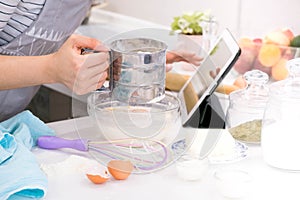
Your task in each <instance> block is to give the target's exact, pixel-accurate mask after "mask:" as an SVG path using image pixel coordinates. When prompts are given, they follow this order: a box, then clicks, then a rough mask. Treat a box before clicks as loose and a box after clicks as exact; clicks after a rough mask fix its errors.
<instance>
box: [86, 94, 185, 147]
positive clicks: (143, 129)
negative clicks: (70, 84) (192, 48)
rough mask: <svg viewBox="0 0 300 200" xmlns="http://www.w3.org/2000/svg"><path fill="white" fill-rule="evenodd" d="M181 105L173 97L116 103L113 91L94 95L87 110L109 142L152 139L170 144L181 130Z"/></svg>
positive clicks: (167, 95) (89, 98) (168, 95)
mask: <svg viewBox="0 0 300 200" xmlns="http://www.w3.org/2000/svg"><path fill="white" fill-rule="evenodd" d="M179 105H180V104H179V100H178V98H177V97H175V96H173V95H171V94H165V97H164V98H163V99H161V100H160V101H158V102H149V103H128V102H121V101H118V100H115V99H114V98H113V97H112V93H111V92H94V93H92V94H91V95H90V96H89V97H88V108H87V110H88V113H89V115H90V116H91V117H92V118H93V119H94V120H95V121H96V123H97V126H98V127H99V129H100V131H101V132H102V135H103V136H104V137H105V138H106V139H107V140H111V141H112V140H120V139H126V138H134V139H141V140H145V139H151V140H159V141H161V142H163V143H164V144H166V145H168V144H170V143H171V142H173V140H174V139H175V138H176V136H177V135H178V132H179V129H180V127H181V119H180V109H179V108H180V107H179Z"/></svg>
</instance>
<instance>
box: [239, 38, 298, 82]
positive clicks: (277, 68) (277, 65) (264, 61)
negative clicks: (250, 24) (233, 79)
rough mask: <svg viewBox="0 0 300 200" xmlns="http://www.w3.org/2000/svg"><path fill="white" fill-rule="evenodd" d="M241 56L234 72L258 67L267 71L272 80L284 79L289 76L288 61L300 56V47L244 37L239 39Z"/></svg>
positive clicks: (243, 71) (241, 73) (242, 72)
mask: <svg viewBox="0 0 300 200" xmlns="http://www.w3.org/2000/svg"><path fill="white" fill-rule="evenodd" d="M239 44H240V47H241V49H242V53H241V56H240V57H239V59H238V60H237V62H236V63H235V65H234V66H233V72H236V73H237V74H239V75H243V74H244V73H245V72H247V71H250V70H253V69H258V70H261V71H263V72H265V73H267V74H268V75H269V77H270V80H271V81H279V80H283V79H285V78H286V77H287V76H288V69H287V68H286V62H287V61H288V60H290V59H293V58H296V57H300V48H296V47H290V46H282V45H278V44H271V43H263V42H260V41H257V42H255V40H250V39H246V38H243V39H241V40H240V41H239Z"/></svg>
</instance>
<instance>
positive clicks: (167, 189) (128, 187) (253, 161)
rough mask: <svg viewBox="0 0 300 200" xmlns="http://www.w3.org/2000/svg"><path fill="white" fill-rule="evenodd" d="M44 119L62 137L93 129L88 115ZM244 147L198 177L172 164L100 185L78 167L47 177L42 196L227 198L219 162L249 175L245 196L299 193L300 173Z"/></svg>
mask: <svg viewBox="0 0 300 200" xmlns="http://www.w3.org/2000/svg"><path fill="white" fill-rule="evenodd" d="M48 125H49V126H50V127H51V128H53V129H54V130H55V131H56V133H57V135H59V136H62V137H65V138H77V137H78V130H81V131H80V133H82V131H83V132H84V133H86V134H87V135H88V134H92V133H93V131H94V130H96V129H95V124H94V123H93V122H92V121H91V120H90V119H89V118H87V117H83V118H78V119H71V120H65V121H59V122H53V123H49V124H48ZM248 147H249V149H248V153H247V154H248V155H247V156H246V157H245V158H244V159H242V160H239V161H236V162H232V163H225V164H210V167H209V170H208V171H207V173H206V174H205V175H204V177H203V179H202V180H199V181H191V182H189V181H183V180H181V179H179V177H178V176H177V172H176V168H175V165H174V164H173V165H170V166H169V167H167V168H165V169H163V170H160V171H157V172H153V173H150V174H140V175H138V174H133V175H131V176H130V177H129V178H128V179H127V180H124V181H116V180H113V179H111V180H110V181H108V182H106V183H104V184H101V185H94V184H92V183H91V182H90V181H88V180H87V179H86V177H85V176H84V174H79V173H71V174H65V175H64V174H61V175H60V176H56V177H49V188H48V193H47V195H46V197H45V200H66V199H74V200H77V199H78V200H79V199H88V200H94V199H95V200H98V199H105V200H109V199H113V200H117V199H120V200H121V199H122V200H140V199H142V200H148V199H149V200H150V199H151V200H153V199H172V200H175V199H178V200H182V199H187V200H193V199H195V200H196V199H197V200H198V199H205V200H222V199H226V198H224V197H222V196H221V195H220V193H219V192H218V190H217V188H216V184H215V179H214V176H213V174H214V172H215V171H216V170H218V169H222V168H226V169H228V168H230V169H241V170H243V171H246V172H248V173H249V174H250V175H251V176H252V184H251V189H250V194H249V196H248V197H247V198H244V199H247V200H250V199H251V200H260V199H300V190H299V185H300V173H295V172H288V171H284V170H279V169H275V168H272V167H270V166H268V165H267V164H266V163H265V162H264V161H263V158H262V154H261V148H260V146H259V145H248ZM279 148H280V147H279ZM33 152H34V154H35V155H36V157H37V159H38V162H39V163H41V164H50V163H57V162H60V161H63V160H64V159H66V158H68V157H69V156H70V155H74V154H75V155H79V156H89V154H87V153H83V152H78V151H75V150H67V149H62V150H43V149H39V148H35V149H34V150H33ZM287 156H288V155H287Z"/></svg>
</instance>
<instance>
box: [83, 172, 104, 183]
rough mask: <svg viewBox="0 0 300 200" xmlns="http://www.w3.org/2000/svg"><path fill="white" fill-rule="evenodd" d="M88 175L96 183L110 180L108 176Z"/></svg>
mask: <svg viewBox="0 0 300 200" xmlns="http://www.w3.org/2000/svg"><path fill="white" fill-rule="evenodd" d="M86 176H87V177H88V179H89V180H90V181H92V182H93V183H95V184H101V183H105V182H106V181H107V180H108V177H102V176H100V175H94V174H86Z"/></svg>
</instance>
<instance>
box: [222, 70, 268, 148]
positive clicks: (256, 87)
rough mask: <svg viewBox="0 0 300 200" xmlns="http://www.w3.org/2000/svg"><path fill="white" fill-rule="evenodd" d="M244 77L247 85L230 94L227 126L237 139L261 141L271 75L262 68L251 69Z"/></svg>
mask: <svg viewBox="0 0 300 200" xmlns="http://www.w3.org/2000/svg"><path fill="white" fill-rule="evenodd" d="M244 79H245V80H246V81H247V87H246V88H245V89H241V90H237V91H235V92H232V93H230V95H229V107H228V109H227V114H226V127H227V128H228V131H229V132H230V133H231V135H232V136H233V137H234V138H235V139H236V140H239V141H242V142H247V143H260V139H261V123H262V118H263V114H264V110H265V107H266V103H267V100H268V93H269V90H268V87H267V85H266V83H267V82H268V80H269V76H268V75H267V74H266V73H264V72H262V71H260V70H251V71H248V72H246V73H245V74H244Z"/></svg>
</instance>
